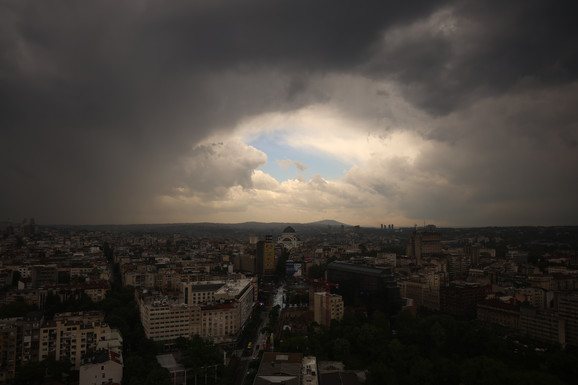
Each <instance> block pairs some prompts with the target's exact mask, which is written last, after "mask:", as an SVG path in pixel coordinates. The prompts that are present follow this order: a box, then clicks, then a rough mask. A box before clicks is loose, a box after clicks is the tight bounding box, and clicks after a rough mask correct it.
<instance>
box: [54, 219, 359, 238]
mask: <svg viewBox="0 0 578 385" xmlns="http://www.w3.org/2000/svg"><path fill="white" fill-rule="evenodd" d="M287 226H291V227H293V228H294V229H295V231H297V233H299V234H304V235H305V234H309V233H321V232H327V231H330V230H335V229H337V228H340V227H341V226H344V227H350V226H349V225H345V224H343V223H341V222H338V221H335V220H331V219H325V220H322V221H317V222H311V223H290V222H270V223H267V222H244V223H211V222H200V223H163V224H133V225H78V226H47V227H53V228H74V229H76V230H80V231H82V230H84V231H103V232H133V233H161V234H171V233H179V234H182V235H193V236H201V237H205V236H206V237H210V236H222V237H239V236H248V235H250V234H255V235H259V236H264V235H273V236H276V235H279V234H281V233H282V232H283V230H284V229H285V228H286V227H287Z"/></svg>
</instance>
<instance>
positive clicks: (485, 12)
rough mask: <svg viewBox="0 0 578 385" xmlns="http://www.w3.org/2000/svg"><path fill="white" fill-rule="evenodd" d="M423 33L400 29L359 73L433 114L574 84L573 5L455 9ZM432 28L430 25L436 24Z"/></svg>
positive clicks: (577, 33)
mask: <svg viewBox="0 0 578 385" xmlns="http://www.w3.org/2000/svg"><path fill="white" fill-rule="evenodd" d="M445 10H446V11H447V13H446V14H445V15H444V14H442V15H441V16H440V17H439V19H438V20H432V24H434V25H431V28H429V29H428V28H422V29H419V28H414V29H412V28H411V26H410V25H403V26H401V28H402V29H404V28H405V31H404V32H405V33H401V34H399V36H396V35H395V34H390V35H389V36H390V37H393V38H391V39H385V40H384V42H382V44H381V48H380V52H379V53H378V54H376V55H375V56H374V57H373V58H372V59H371V60H370V61H368V63H367V65H366V67H365V71H366V73H367V74H368V75H370V76H375V77H377V78H381V77H389V78H391V79H395V80H397V81H399V82H400V83H401V84H403V85H404V86H405V87H406V95H407V96H408V97H409V98H410V99H411V100H413V101H414V102H415V103H416V104H417V105H418V106H420V107H422V108H425V109H426V110H427V111H429V112H431V113H433V114H447V113H450V112H452V111H454V110H456V109H458V108H461V107H463V106H464V105H467V104H469V103H471V102H473V101H475V100H477V99H478V98H480V97H484V96H488V95H496V94H498V95H499V94H501V93H504V92H508V91H509V90H511V89H512V88H514V87H516V86H517V85H518V84H519V83H520V82H523V81H529V80H531V81H532V82H534V84H535V86H536V87H541V86H547V85H556V84H564V83H566V82H573V81H576V80H577V79H578V49H577V48H576V47H578V28H576V20H575V16H576V14H578V4H577V3H576V2H574V1H564V0H559V1H525V0H522V1H506V2H480V1H458V2H454V3H453V4H452V6H451V7H448V8H446V9H445ZM436 22H437V24H436Z"/></svg>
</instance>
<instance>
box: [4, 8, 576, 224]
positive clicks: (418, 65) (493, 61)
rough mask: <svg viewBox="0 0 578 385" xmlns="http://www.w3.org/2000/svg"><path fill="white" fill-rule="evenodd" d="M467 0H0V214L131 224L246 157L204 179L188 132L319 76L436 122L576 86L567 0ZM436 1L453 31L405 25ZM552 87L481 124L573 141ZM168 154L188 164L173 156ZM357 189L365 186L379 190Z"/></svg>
mask: <svg viewBox="0 0 578 385" xmlns="http://www.w3.org/2000/svg"><path fill="white" fill-rule="evenodd" d="M480 4H481V2H477V1H469V2H468V1H465V2H464V1H460V2H455V3H451V2H447V1H438V2H434V1H421V2H386V1H369V2H361V3H360V2H353V1H336V0H332V1H329V0H327V1H276V2H271V1H265V0H261V1H234V2H224V1H223V2H222V1H196V2H190V1H171V2H167V1H160V0H159V1H137V0H134V1H127V2H117V1H89V2H77V1H71V0H61V1H55V2H45V1H41V0H38V1H17V0H13V1H4V2H2V4H1V5H0V162H1V163H2V164H3V167H2V168H0V180H2V181H3V184H4V187H3V188H2V189H0V216H4V217H12V218H13V219H19V218H20V216H22V215H23V213H27V214H26V215H34V216H36V217H40V218H44V221H45V222H46V221H52V222H76V223H79V222H101V223H102V222H127V221H138V220H139V218H141V217H142V218H144V217H146V211H147V210H148V209H149V204H150V199H151V197H154V196H157V195H159V194H171V193H172V191H173V190H171V189H172V188H174V187H178V186H186V187H187V188H188V189H191V190H194V191H200V192H203V193H209V192H210V191H212V189H213V188H225V187H227V185H232V184H239V185H241V186H245V187H249V186H250V171H251V170H252V168H254V167H256V166H257V165H259V164H260V163H262V162H263V159H262V157H261V155H259V154H252V156H251V157H250V159H249V160H248V161H247V162H245V163H243V162H237V163H236V167H234V168H232V169H231V170H229V171H228V172H223V173H221V174H220V177H215V178H212V175H211V173H210V171H208V170H205V169H203V168H202V167H201V165H200V163H198V162H200V161H201V160H202V159H205V158H207V157H209V158H211V156H209V155H207V154H210V151H208V150H207V147H202V146H201V147H196V146H197V144H198V143H199V142H200V141H201V140H203V139H205V138H207V137H209V136H210V135H212V134H213V133H215V132H221V133H226V132H227V129H230V128H231V127H232V126H234V125H235V123H236V122H238V121H239V120H240V119H243V118H245V117H250V116H252V115H255V114H259V113H263V112H270V111H291V110H294V109H298V108H300V107H303V106H307V105H309V104H312V103H319V102H322V103H329V102H331V101H332V99H333V98H334V95H332V94H331V93H330V92H327V90H324V89H314V88H312V87H311V80H312V79H318V78H320V77H323V76H325V75H327V74H334V73H338V74H347V75H360V76H363V77H366V78H370V79H374V80H378V81H379V80H387V81H394V82H397V83H398V84H399V85H400V87H401V89H402V91H403V92H404V95H405V96H406V97H407V99H408V101H410V103H413V104H414V105H415V106H417V107H418V108H421V109H424V110H425V111H427V112H428V113H430V114H432V116H436V117H439V116H442V117H443V116H446V115H449V114H452V113H459V111H461V110H462V109H467V108H468V106H470V105H472V104H474V103H475V102H476V101H478V100H479V99H480V98H485V97H488V96H499V95H502V94H508V93H519V94H524V93H525V92H536V91H535V90H541V89H553V90H554V91H553V92H555V90H556V87H560V86H561V85H564V84H570V83H572V82H575V81H576V77H577V67H578V54H577V49H576V47H578V37H577V36H578V35H577V33H576V28H575V27H574V24H575V21H574V16H575V15H576V14H577V13H576V6H575V5H574V2H570V1H568V2H566V1H517V2H505V3H504V4H502V3H496V2H492V3H487V4H484V5H480ZM444 10H450V11H448V12H449V14H451V17H452V18H453V19H454V20H455V21H456V28H457V29H456V30H455V31H454V33H441V32H440V33H431V31H430V32H428V29H427V28H426V29H417V30H414V29H412V26H414V25H417V24H419V23H423V22H424V20H428V18H431V17H433V16H432V15H436V14H437V13H439V12H443V11H444ZM396 31H400V32H399V38H397V39H394V40H388V36H390V35H388V34H391V33H393V32H396ZM566 93H567V99H566V100H567V104H566V105H564V106H559V107H558V108H559V111H558V112H559V113H557V114H556V115H555V116H552V115H546V116H544V115H542V119H541V120H540V119H533V115H532V116H530V117H528V116H524V115H523V114H520V115H519V116H513V117H511V122H510V123H511V127H509V126H505V125H502V124H500V126H499V129H500V130H510V129H511V130H516V129H517V128H516V127H523V129H520V130H522V131H523V135H525V136H527V137H529V138H538V140H540V139H539V138H542V137H543V136H544V135H546V134H544V129H543V127H544V126H546V125H547V126H549V127H548V130H550V129H551V130H554V131H556V132H557V134H556V135H558V136H559V137H561V138H565V139H564V143H566V145H567V146H569V147H572V146H576V144H577V140H578V138H577V137H576V126H575V123H574V122H575V121H576V116H575V113H573V112H572V111H573V109H572V105H576V104H575V103H573V101H576V92H575V90H573V89H570V91H566ZM345 100H346V99H345ZM352 105H353V103H352ZM343 108H344V111H345V112H346V113H351V114H356V113H357V111H355V108H354V107H352V106H349V107H348V106H347V104H346V103H345V104H344V105H343ZM520 111H521V112H524V111H526V110H524V109H520ZM537 116H538V117H539V116H540V115H539V114H538V115H537ZM368 118H370V117H368ZM520 122H521V123H522V124H518V123H520ZM537 122H540V123H537ZM472 127H473V128H472V129H475V130H478V129H481V128H480V127H479V126H477V125H472ZM469 129H470V128H469V127H461V128H457V127H455V126H452V125H447V126H440V127H437V126H436V127H434V128H433V129H432V130H431V131H429V132H427V133H425V134H424V135H426V136H427V137H428V138H429V139H432V140H436V141H440V142H444V143H447V142H451V141H452V140H455V138H456V135H458V136H459V135H460V133H459V130H465V131H467V130H469ZM518 129H519V128H518ZM490 131H491V130H490ZM546 136H547V135H546ZM556 146H558V144H557V145H556ZM556 148H557V147H556ZM193 149H195V150H193ZM241 156H242V155H241V152H240V153H239V157H241ZM207 159H208V158H207ZM211 159H213V158H211ZM183 160H188V161H190V162H193V163H194V162H197V163H198V164H197V166H196V167H189V168H185V169H184V170H182V169H177V168H175V164H181V163H182V162H183ZM570 161H571V162H573V161H575V158H571V159H570ZM440 162H441V161H440ZM480 162H481V163H483V162H484V161H483V160H481V161H480ZM558 162H559V160H557V161H556V162H555V165H554V166H552V167H555V166H556V165H557V164H558ZM432 164H436V163H435V162H433V163H432ZM439 164H441V163H439ZM568 167H569V166H566V168H564V170H566V171H568ZM572 167H573V169H575V165H573V166H572ZM461 173H462V171H461V170H458V171H456V172H455V174H453V175H451V176H450V179H451V178H456V180H457V179H460V178H462V177H463V175H461ZM506 177H507V176H506ZM492 178H495V180H498V178H502V177H501V176H495V177H494V176H492ZM460 180H461V179H460ZM201 182H202V184H201ZM374 184H375V186H377V187H376V191H381V192H382V193H383V195H387V193H389V192H390V191H393V190H395V191H397V190H396V189H397V185H395V186H396V188H395V189H393V190H392V187H389V186H391V184H383V183H382V182H375V183H374ZM569 186H570V188H571V187H574V182H573V181H572V182H570V183H569ZM567 188H568V187H567ZM194 219H195V218H191V220H194ZM249 219H250V218H249Z"/></svg>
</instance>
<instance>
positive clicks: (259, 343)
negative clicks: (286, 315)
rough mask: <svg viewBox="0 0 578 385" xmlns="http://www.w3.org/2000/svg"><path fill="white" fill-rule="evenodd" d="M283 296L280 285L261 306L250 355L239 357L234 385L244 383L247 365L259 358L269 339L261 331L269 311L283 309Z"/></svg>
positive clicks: (283, 290)
mask: <svg viewBox="0 0 578 385" xmlns="http://www.w3.org/2000/svg"><path fill="white" fill-rule="evenodd" d="M284 295H285V286H284V285H283V284H282V285H280V286H279V287H278V288H277V290H276V292H275V295H273V298H272V300H271V301H269V303H268V304H265V305H263V306H264V309H263V311H262V312H261V322H260V323H259V328H258V329H257V330H256V331H255V338H254V339H253V341H252V343H253V347H252V350H251V354H249V355H243V356H242V357H241V364H240V368H239V370H238V375H237V378H236V380H235V385H243V384H244V383H245V378H246V376H247V372H248V369H249V364H250V363H251V361H253V360H256V359H257V358H258V357H259V352H260V351H261V350H263V346H264V345H265V344H266V343H267V338H268V337H269V334H268V333H262V332H261V330H262V329H263V328H264V327H265V326H267V323H268V322H269V313H270V311H271V309H272V308H273V307H275V306H277V305H279V306H280V308H281V309H283V308H284V307H285V303H284Z"/></svg>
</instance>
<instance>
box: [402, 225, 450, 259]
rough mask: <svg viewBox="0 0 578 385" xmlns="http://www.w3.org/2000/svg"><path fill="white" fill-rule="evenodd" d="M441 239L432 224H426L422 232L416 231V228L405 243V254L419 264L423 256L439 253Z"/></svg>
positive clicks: (440, 250)
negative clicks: (406, 243)
mask: <svg viewBox="0 0 578 385" xmlns="http://www.w3.org/2000/svg"><path fill="white" fill-rule="evenodd" d="M441 240H442V236H441V234H440V233H439V232H438V231H436V227H435V226H434V225H428V226H426V228H425V229H424V231H422V232H418V231H417V228H416V229H415V230H414V232H413V234H412V236H411V238H410V240H409V243H408V245H407V249H406V254H407V256H408V257H410V258H413V259H415V261H416V265H418V266H420V265H421V264H422V258H423V257H426V256H432V255H437V254H441V252H442V244H441Z"/></svg>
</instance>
